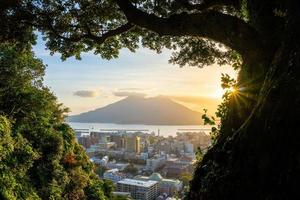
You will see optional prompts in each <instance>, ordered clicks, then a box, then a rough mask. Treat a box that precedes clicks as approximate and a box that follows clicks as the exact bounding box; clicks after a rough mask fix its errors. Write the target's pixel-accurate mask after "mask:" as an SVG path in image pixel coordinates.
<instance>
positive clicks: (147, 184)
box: [118, 179, 157, 187]
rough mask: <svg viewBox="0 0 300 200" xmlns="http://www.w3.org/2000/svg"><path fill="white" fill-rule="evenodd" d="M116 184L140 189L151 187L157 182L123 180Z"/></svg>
mask: <svg viewBox="0 0 300 200" xmlns="http://www.w3.org/2000/svg"><path fill="white" fill-rule="evenodd" d="M118 183H121V184H126V185H134V186H140V187H151V186H153V185H155V184H157V181H141V180H136V179H123V180H121V181H118Z"/></svg>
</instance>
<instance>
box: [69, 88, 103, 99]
mask: <svg viewBox="0 0 300 200" xmlns="http://www.w3.org/2000/svg"><path fill="white" fill-rule="evenodd" d="M73 95H74V96H79V97H88V98H91V97H96V96H98V95H99V91H92V90H78V91H75V92H74V93H73Z"/></svg>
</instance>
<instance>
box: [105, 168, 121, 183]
mask: <svg viewBox="0 0 300 200" xmlns="http://www.w3.org/2000/svg"><path fill="white" fill-rule="evenodd" d="M103 178H104V179H108V180H111V181H112V182H114V183H117V182H118V181H120V180H122V179H125V178H126V175H125V174H123V173H121V172H119V170H118V169H110V170H107V171H106V172H104V174H103Z"/></svg>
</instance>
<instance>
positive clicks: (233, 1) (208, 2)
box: [175, 0, 238, 11]
mask: <svg viewBox="0 0 300 200" xmlns="http://www.w3.org/2000/svg"><path fill="white" fill-rule="evenodd" d="M175 3H176V4H178V5H180V6H181V7H183V8H185V9H187V10H189V11H193V10H197V11H203V10H208V9H212V8H214V7H218V6H231V7H237V6H238V0H203V1H202V3H200V4H191V3H190V2H189V1H188V0H177V1H175Z"/></svg>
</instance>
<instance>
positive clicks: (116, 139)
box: [110, 135, 125, 148]
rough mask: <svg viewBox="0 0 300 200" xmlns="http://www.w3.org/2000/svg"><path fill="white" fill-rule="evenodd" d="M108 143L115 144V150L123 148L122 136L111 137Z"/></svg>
mask: <svg viewBox="0 0 300 200" xmlns="http://www.w3.org/2000/svg"><path fill="white" fill-rule="evenodd" d="M110 141H111V142H115V143H116V145H117V148H124V147H125V139H124V137H123V136H122V135H111V136H110Z"/></svg>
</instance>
